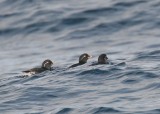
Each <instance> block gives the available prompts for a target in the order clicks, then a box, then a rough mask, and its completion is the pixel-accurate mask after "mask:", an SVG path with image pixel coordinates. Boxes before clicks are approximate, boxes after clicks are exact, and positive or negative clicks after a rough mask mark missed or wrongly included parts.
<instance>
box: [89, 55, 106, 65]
mask: <svg viewBox="0 0 160 114" xmlns="http://www.w3.org/2000/svg"><path fill="white" fill-rule="evenodd" d="M107 60H108V57H107V55H106V54H101V55H99V57H98V62H96V63H93V64H91V65H90V66H94V65H99V64H107V63H108V61H107Z"/></svg>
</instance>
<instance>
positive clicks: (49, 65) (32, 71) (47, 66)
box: [22, 59, 53, 75]
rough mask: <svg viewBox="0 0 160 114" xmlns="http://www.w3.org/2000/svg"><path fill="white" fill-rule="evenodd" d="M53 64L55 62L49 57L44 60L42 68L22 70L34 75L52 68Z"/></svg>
mask: <svg viewBox="0 0 160 114" xmlns="http://www.w3.org/2000/svg"><path fill="white" fill-rule="evenodd" d="M52 65H53V62H52V61H51V60H49V59H47V60H45V61H43V63H42V66H41V67H40V68H32V69H29V70H25V71H22V72H23V73H27V75H34V74H38V73H41V72H44V71H46V70H51V69H52Z"/></svg>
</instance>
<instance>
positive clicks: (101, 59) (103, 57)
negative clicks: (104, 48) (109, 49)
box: [98, 54, 108, 64]
mask: <svg viewBox="0 0 160 114" xmlns="http://www.w3.org/2000/svg"><path fill="white" fill-rule="evenodd" d="M107 60H108V57H107V55H106V54H101V55H100V56H99V57H98V64H106V63H107Z"/></svg>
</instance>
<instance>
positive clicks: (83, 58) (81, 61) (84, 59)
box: [69, 53, 91, 68]
mask: <svg viewBox="0 0 160 114" xmlns="http://www.w3.org/2000/svg"><path fill="white" fill-rule="evenodd" d="M89 58H91V56H90V55H88V54H87V53H84V54H82V55H81V56H80V57H79V63H76V64H73V65H71V66H70V67H69V68H73V67H77V66H79V65H83V64H85V63H86V62H87V60H88V59H89Z"/></svg>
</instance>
